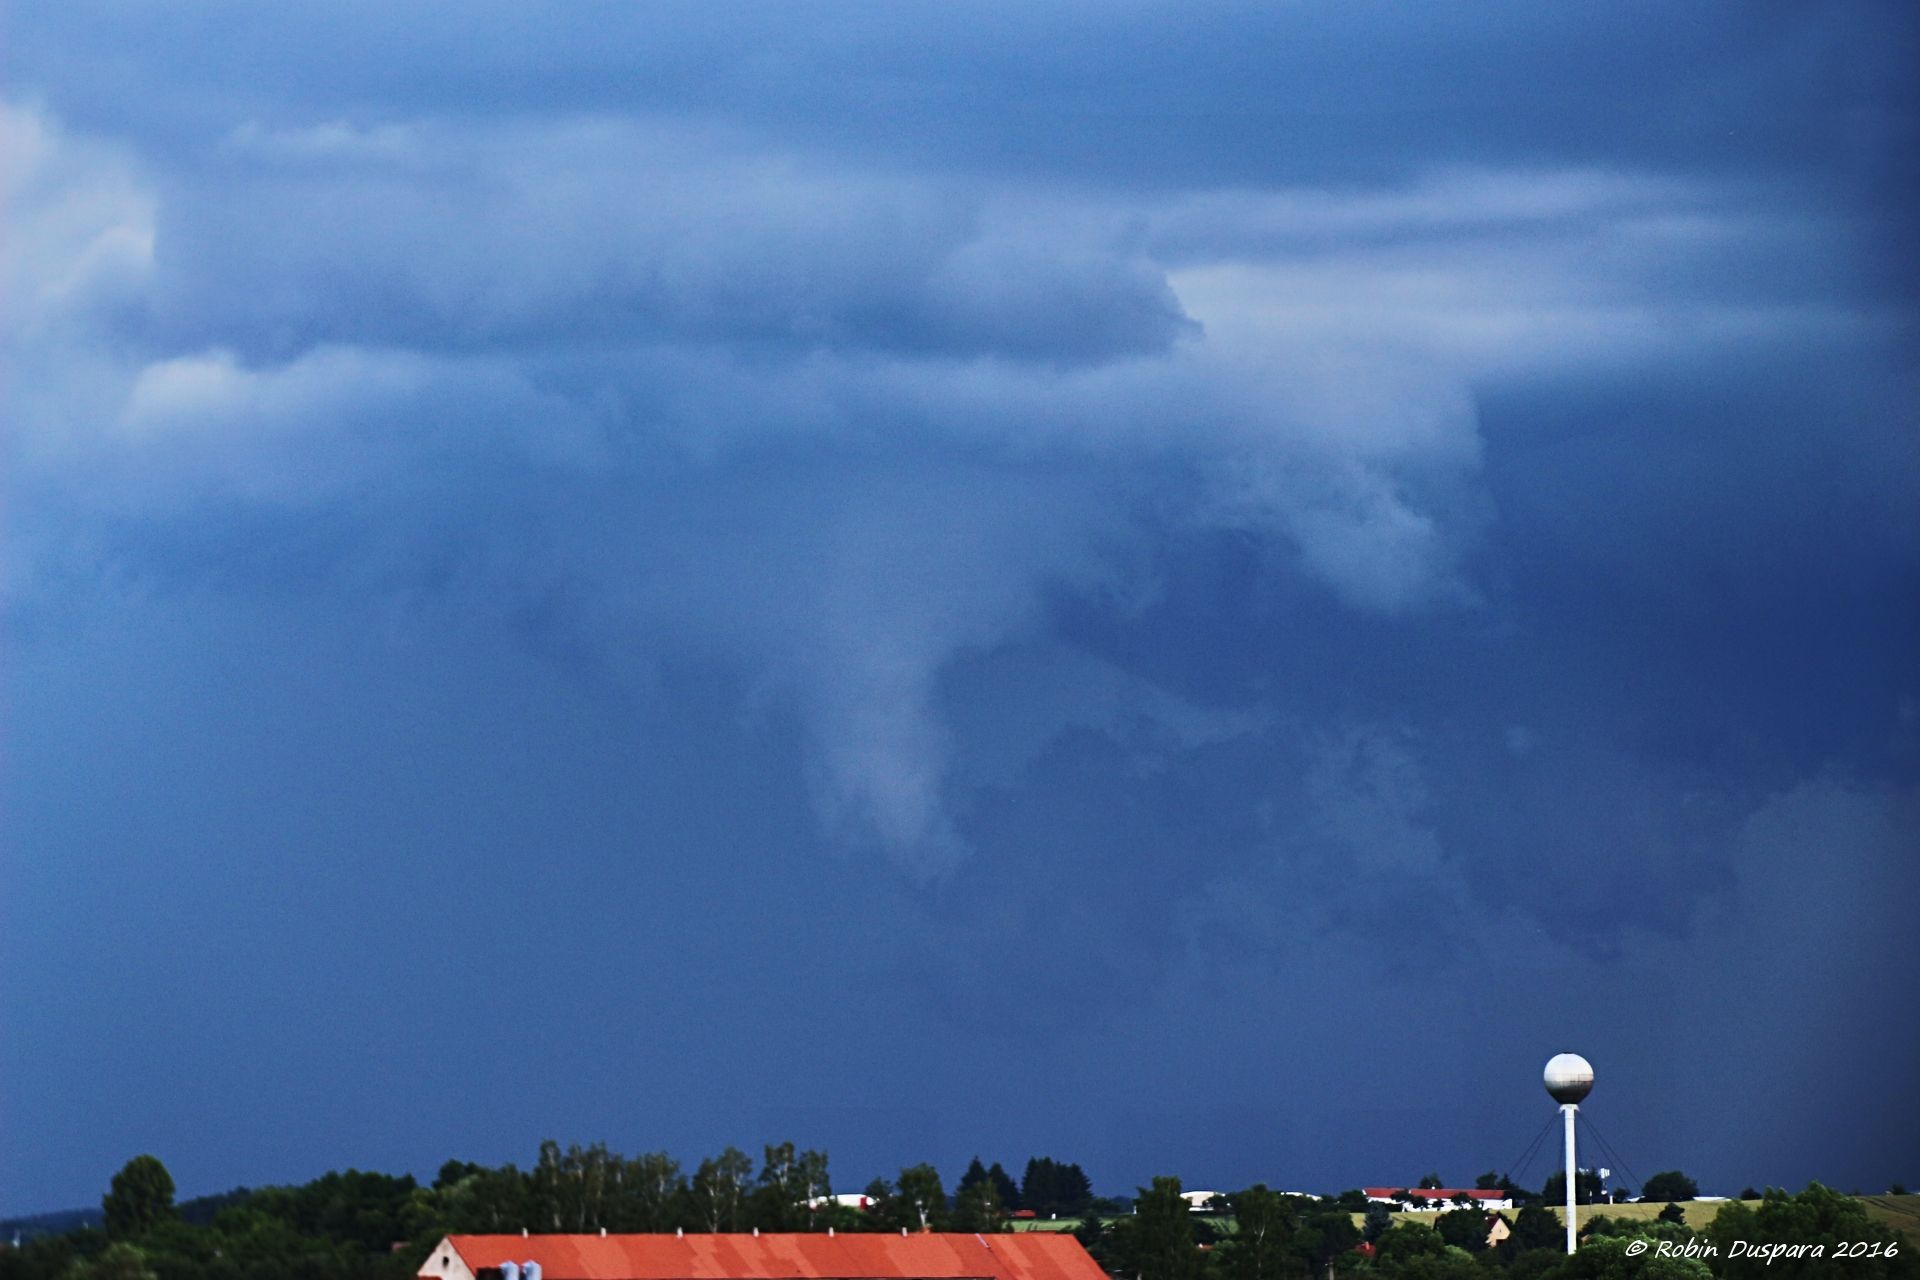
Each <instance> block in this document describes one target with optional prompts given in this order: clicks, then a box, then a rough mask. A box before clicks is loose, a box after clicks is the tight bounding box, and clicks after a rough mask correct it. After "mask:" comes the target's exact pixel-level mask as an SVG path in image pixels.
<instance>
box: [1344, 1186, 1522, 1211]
mask: <svg viewBox="0 0 1920 1280" xmlns="http://www.w3.org/2000/svg"><path fill="white" fill-rule="evenodd" d="M1361 1190H1363V1191H1365V1192H1366V1193H1367V1199H1368V1200H1371V1201H1373V1202H1374V1203H1376V1204H1392V1203H1394V1202H1395V1201H1405V1200H1406V1199H1407V1198H1408V1197H1410V1196H1423V1197H1425V1198H1426V1201H1427V1208H1429V1209H1451V1208H1453V1207H1454V1204H1453V1202H1454V1200H1455V1199H1457V1198H1458V1197H1460V1196H1465V1197H1466V1198H1467V1199H1469V1200H1471V1201H1473V1203H1474V1204H1476V1205H1478V1206H1480V1207H1481V1208H1482V1209H1511V1208H1513V1196H1512V1195H1511V1194H1510V1193H1508V1192H1505V1191H1480V1190H1477V1189H1476V1188H1473V1187H1362V1188H1361Z"/></svg>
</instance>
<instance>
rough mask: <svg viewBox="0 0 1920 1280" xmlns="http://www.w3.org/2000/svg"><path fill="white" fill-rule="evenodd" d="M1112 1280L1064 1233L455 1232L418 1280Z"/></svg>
mask: <svg viewBox="0 0 1920 1280" xmlns="http://www.w3.org/2000/svg"><path fill="white" fill-rule="evenodd" d="M529 1262H532V1263H537V1264H539V1268H540V1270H539V1272H538V1274H539V1277H540V1280H1107V1276H1106V1273H1105V1272H1103V1271H1102V1270H1100V1266H1099V1264H1098V1263H1096V1262H1095V1261H1094V1260H1093V1259H1092V1257H1090V1256H1089V1255H1088V1253H1087V1251H1086V1250H1085V1249H1083V1248H1082V1247H1081V1246H1080V1242H1079V1241H1078V1240H1075V1239H1074V1238H1073V1237H1072V1236H1070V1235H1067V1234H1065V1233H1064V1232H1061V1233H1055V1232H1051V1231H1046V1232H1037V1231H1036V1232H1013V1233H1010V1234H1006V1235H974V1234H973V1233H971V1232H966V1233H961V1232H922V1233H921V1234H918V1235H886V1234H881V1233H878V1232H873V1233H869V1232H855V1233H849V1234H840V1235H835V1234H832V1233H828V1234H825V1235H822V1234H818V1233H814V1232H808V1233H804V1234H790V1235H788V1234H780V1235H776V1234H772V1233H768V1234H765V1235H757V1234H756V1235H747V1234H737V1233H736V1234H723V1235H693V1234H688V1235H679V1234H675V1235H539V1236H536V1235H525V1236H522V1235H510V1236H448V1237H447V1238H446V1239H444V1240H442V1241H441V1242H440V1243H439V1244H438V1245H436V1246H435V1247H434V1250H433V1252H432V1253H430V1254H428V1255H427V1260H426V1262H425V1263H424V1264H423V1265H422V1266H421V1268H420V1280H482V1275H481V1273H482V1272H489V1273H490V1274H489V1275H488V1276H486V1277H485V1280H498V1275H499V1269H500V1268H501V1267H502V1265H503V1264H514V1265H515V1266H516V1268H517V1269H519V1270H520V1271H522V1272H524V1271H525V1270H526V1267H525V1264H526V1263H529Z"/></svg>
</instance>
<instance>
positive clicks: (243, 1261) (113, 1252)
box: [0, 1142, 1920, 1280]
mask: <svg viewBox="0 0 1920 1280" xmlns="http://www.w3.org/2000/svg"><path fill="white" fill-rule="evenodd" d="M1657 1177H1658V1178H1660V1179H1664V1180H1663V1181H1659V1182H1656V1179H1653V1178H1650V1179H1648V1189H1650V1190H1651V1189H1654V1188H1655V1187H1656V1186H1658V1187H1659V1189H1661V1190H1667V1191H1672V1192H1674V1193H1675V1194H1676V1197H1677V1198H1678V1199H1684V1198H1686V1197H1690V1196H1691V1195H1693V1194H1694V1190H1695V1189H1694V1187H1693V1185H1692V1183H1691V1180H1689V1179H1686V1178H1685V1177H1684V1175H1680V1174H1678V1173H1675V1174H1673V1176H1672V1177H1671V1178H1667V1175H1657ZM1490 1178H1492V1175H1487V1179H1490ZM1482 1182H1483V1185H1484V1184H1485V1183H1486V1179H1483V1180H1482ZM1443 1185H1444V1184H1442V1183H1441V1181H1440V1179H1439V1178H1438V1177H1437V1176H1435V1177H1430V1178H1429V1179H1426V1180H1423V1185H1422V1187H1421V1188H1419V1190H1435V1189H1440V1188H1442V1187H1443ZM831 1194H832V1185H831V1182H830V1179H829V1176H828V1167H827V1157H826V1153H825V1152H821V1151H813V1150H798V1149H796V1148H795V1146H794V1145H793V1144H792V1143H782V1144H779V1145H777V1146H768V1147H765V1148H764V1149H763V1151H762V1156H761V1159H760V1161H759V1162H758V1166H757V1167H756V1165H755V1162H754V1161H753V1160H752V1159H750V1158H749V1157H748V1156H747V1155H746V1154H745V1153H743V1152H741V1151H739V1150H737V1149H735V1148H732V1147H729V1148H727V1149H726V1150H725V1151H723V1152H721V1153H720V1154H719V1155H717V1156H713V1157H709V1158H707V1159H703V1160H701V1161H700V1162H699V1163H698V1164H696V1165H695V1166H693V1168H692V1169H690V1170H689V1169H687V1168H685V1167H683V1166H682V1165H681V1164H680V1162H679V1161H677V1160H675V1159H674V1158H673V1157H671V1156H669V1155H666V1154H665V1153H661V1152H654V1153H648V1154H642V1155H638V1156H631V1157H628V1156H623V1155H620V1154H618V1153H616V1152H613V1151H610V1150H608V1149H607V1147H606V1146H605V1145H604V1144H594V1145H592V1146H587V1147H582V1146H579V1145H573V1146H568V1147H565V1148H562V1147H561V1146H560V1145H559V1144H558V1143H556V1142H546V1143H543V1144H541V1147H540V1150H539V1153H538V1155H537V1157H536V1159H535V1161H534V1163H533V1164H532V1166H531V1167H530V1168H527V1169H525V1170H522V1169H520V1168H518V1167H516V1166H515V1165H512V1164H507V1165H500V1166H485V1165H480V1164H474V1163H471V1162H466V1161H460V1160H450V1161H448V1162H447V1163H446V1164H445V1165H443V1166H442V1167H441V1168H440V1170H439V1173H438V1175H437V1176H436V1177H435V1178H434V1180H433V1182H432V1184H431V1185H426V1186H422V1185H420V1184H418V1183H417V1182H416V1181H415V1179H414V1178H412V1177H411V1176H400V1177H394V1176H390V1175H387V1174H381V1173H370V1172H361V1171H358V1170H352V1169H349V1170H347V1171H346V1172H344V1173H340V1172H335V1173H328V1174H326V1175H324V1176H322V1177H320V1178H316V1179H314V1180H313V1181H312V1182H309V1183H306V1184H304V1185H301V1186H291V1187H266V1188H260V1189H254V1190H249V1189H246V1188H237V1189H235V1190H234V1191H231V1192H227V1193H224V1194H222V1195H218V1196H209V1197H203V1198H201V1199H198V1200H190V1201H187V1202H185V1203H179V1204H177V1203H176V1202H175V1196H174V1185H173V1180H172V1178H171V1176H170V1175H169V1174H168V1172H167V1170H166V1168H165V1166H164V1165H162V1164H161V1162H160V1161H159V1160H157V1159H155V1158H154V1157H152V1156H139V1157H136V1158H135V1159H133V1160H131V1161H129V1162H128V1163H127V1165H126V1166H125V1167H124V1168H122V1169H121V1170H120V1171H119V1172H118V1173H117V1174H115V1175H114V1177H113V1179H112V1182H111V1185H110V1186H109V1188H108V1191H107V1194H106V1195H105V1197H104V1198H103V1200H102V1204H101V1207H102V1212H103V1219H104V1229H93V1228H82V1229H78V1230H72V1231H68V1232H66V1233H64V1234H58V1235H51V1234H50V1235H46V1236H43V1237H39V1238H36V1239H33V1240H29V1241H27V1242H25V1243H24V1244H23V1245H21V1246H20V1247H15V1248H0V1280H409V1278H410V1277H412V1276H413V1275H414V1274H415V1273H416V1272H417V1271H418V1269H419V1267H420V1265H421V1263H422V1262H423V1261H424V1259H425V1257H426V1255H427V1253H428V1251H429V1250H430V1249H431V1248H432V1246H433V1245H434V1243H435V1242H436V1241H438V1240H439V1239H440V1237H441V1236H443V1235H446V1234H450V1233H455V1234H465V1233H502V1232H517V1231H521V1230H528V1231H534V1232H541V1233H546V1232H594V1231H598V1230H601V1229H605V1230H607V1231H609V1232H642V1231H672V1230H675V1229H680V1230H685V1231H690V1232H726V1231H749V1230H754V1229H758V1230H762V1231H810V1230H811V1231H825V1230H827V1229H828V1228H833V1229H835V1230H837V1231H848V1232H857V1231H888V1232H893V1231H899V1230H903V1229H904V1230H908V1231H919V1230H935V1231H942V1230H958V1231H978V1232H989V1231H1002V1230H1006V1229H1008V1228H1009V1227H1011V1226H1012V1225H1014V1222H1015V1218H1014V1215H1016V1214H1020V1215H1022V1216H1025V1215H1028V1214H1031V1215H1032V1216H1035V1217H1044V1218H1051V1217H1054V1216H1056V1215H1057V1216H1059V1217H1061V1218H1065V1219H1071V1220H1074V1221H1073V1225H1072V1226H1071V1229H1072V1231H1073V1234H1074V1235H1075V1237H1076V1238H1077V1239H1078V1240H1079V1241H1080V1242H1081V1243H1082V1244H1083V1245H1084V1246H1085V1247H1086V1248H1087V1250H1088V1252H1089V1253H1090V1254H1091V1255H1092V1256H1093V1257H1094V1259H1095V1260H1096V1261H1097V1262H1098V1263H1099V1264H1100V1265H1101V1267H1102V1268H1104V1269H1105V1270H1106V1271H1107V1272H1108V1273H1109V1274H1110V1275H1112V1276H1115V1277H1118V1278H1119V1280H1338V1278H1340V1277H1344V1278H1345V1280H1641V1278H1642V1277H1645V1278H1646V1280H1713V1278H1714V1277H1723V1278H1725V1280H1759V1278H1760V1277H1761V1276H1762V1275H1764V1276H1765V1277H1766V1278H1767V1280H1802V1278H1803V1277H1804V1278H1811V1277H1825V1276H1835V1277H1839V1276H1842V1275H1844V1276H1845V1277H1846V1280H1920V1262H1917V1261H1916V1257H1915V1254H1914V1252H1913V1251H1912V1250H1911V1249H1909V1248H1907V1247H1906V1245H1905V1242H1904V1241H1903V1240H1901V1239H1900V1238H1899V1237H1897V1236H1896V1235H1895V1234H1894V1233H1893V1232H1891V1231H1889V1230H1888V1229H1887V1228H1885V1227H1884V1226H1882V1225H1881V1224H1879V1223H1878V1222H1876V1221H1874V1220H1873V1219H1871V1218H1870V1217H1868V1215H1867V1213H1866V1210H1865V1208H1864V1206H1862V1205H1861V1203H1860V1202H1859V1201H1858V1200H1855V1199H1853V1198H1851V1197H1848V1196H1842V1195H1839V1194H1838V1193H1835V1192H1832V1191H1829V1190H1827V1189H1826V1188H1824V1187H1820V1186H1819V1185H1818V1184H1815V1185H1813V1186H1810V1187H1808V1188H1807V1190H1805V1191H1803V1192H1801V1193H1799V1194H1798V1195H1789V1194H1787V1193H1786V1192H1784V1191H1778V1190H1772V1191H1768V1192H1767V1193H1766V1194H1765V1197H1764V1198H1763V1199H1762V1198H1760V1197H1759V1196H1758V1194H1757V1193H1756V1195H1755V1197H1753V1198H1754V1199H1758V1200H1759V1203H1758V1204H1757V1206H1756V1205H1748V1204H1743V1203H1740V1202H1737V1201H1736V1202H1730V1203H1728V1204H1727V1205H1725V1206H1724V1207H1722V1208H1721V1209H1720V1210H1719V1212H1718V1214H1717V1216H1716V1217H1715V1218H1714V1219H1713V1221H1712V1223H1711V1224H1710V1225H1708V1226H1707V1227H1706V1228H1704V1229H1703V1230H1700V1231H1695V1230H1692V1229H1690V1228H1689V1227H1688V1226H1687V1224H1686V1220H1685V1215H1684V1213H1683V1212H1682V1211H1681V1210H1680V1209H1679V1207H1678V1203H1677V1201H1676V1203H1673V1204H1669V1205H1668V1207H1667V1210H1666V1211H1665V1212H1663V1213H1662V1215H1661V1217H1660V1219H1658V1220H1652V1221H1626V1220H1616V1219H1611V1218H1608V1217H1606V1216H1604V1214H1598V1213H1597V1214H1595V1215H1594V1216H1592V1217H1591V1218H1588V1219H1586V1220H1584V1221H1583V1224H1582V1233H1581V1238H1582V1247H1581V1249H1580V1251H1579V1252H1578V1253H1577V1254H1575V1255H1574V1256H1573V1257H1567V1256H1566V1255H1565V1254H1564V1252H1563V1241H1564V1227H1563V1226H1562V1225H1561V1222H1560V1219H1559V1217H1558V1215H1557V1214H1556V1213H1555V1212H1554V1211H1553V1210H1552V1209H1551V1208H1549V1207H1547V1206H1546V1205H1545V1204H1542V1203H1539V1202H1538V1200H1530V1201H1529V1202H1528V1203H1524V1204H1522V1205H1521V1207H1520V1208H1519V1209H1518V1211H1517V1212H1514V1213H1510V1214H1507V1213H1502V1214H1495V1213H1491V1212H1489V1211H1486V1210H1484V1209H1482V1208H1480V1207H1478V1206H1477V1205H1465V1206H1462V1207H1459V1208H1455V1209H1452V1210H1450V1211H1446V1212H1441V1213H1438V1214H1434V1215H1428V1214H1424V1213H1423V1214H1411V1213H1405V1212H1401V1211H1400V1210H1401V1206H1399V1205H1391V1206H1390V1205H1386V1204H1377V1203H1376V1204H1369V1203H1368V1202H1367V1200H1366V1197H1365V1195H1364V1194H1363V1193H1362V1192H1359V1191H1357V1190H1356V1191H1348V1192H1344V1193H1342V1194H1340V1195H1338V1196H1329V1197H1326V1198H1319V1197H1314V1196H1303V1195H1291V1194H1285V1193H1281V1192H1276V1191H1272V1190H1269V1189H1268V1188H1267V1187H1265V1186H1263V1185H1255V1186H1252V1187H1249V1188H1246V1189H1245V1190H1242V1191H1239V1192H1234V1193H1231V1194H1227V1195H1224V1196H1220V1197H1217V1198H1216V1199H1215V1201H1214V1202H1212V1203H1211V1204H1210V1205H1209V1206H1208V1211H1207V1212H1205V1213H1196V1212H1194V1211H1193V1208H1192V1206H1191V1205H1190V1204H1189V1202H1188V1200H1187V1199H1186V1197H1184V1196H1183V1195H1182V1194H1181V1184H1180V1181H1179V1179H1177V1178H1155V1179H1153V1180H1152V1184H1151V1185H1150V1186H1147V1187H1142V1188H1140V1189H1139V1195H1138V1197H1137V1198H1135V1199H1133V1200H1131V1201H1124V1200H1100V1199H1097V1198H1095V1197H1094V1196H1093V1194H1092V1187H1091V1184H1090V1183H1089V1181H1088V1179H1087V1177H1086V1175H1085V1173H1084V1171H1082V1170H1081V1169H1080V1167H1079V1166H1078V1165H1074V1164H1067V1163H1064V1162H1060V1161H1056V1160H1053V1159H1051V1158H1035V1159H1033V1160H1030V1161H1028V1162H1027V1165H1026V1168H1025V1171H1024V1173H1023V1176H1022V1177H1021V1178H1020V1179H1019V1180H1018V1181H1017V1182H1016V1181H1015V1180H1014V1178H1013V1177H1012V1176H1011V1175H1010V1174H1009V1173H1008V1172H1007V1171H1006V1170H1005V1169H1004V1168H1003V1167H1002V1166H1001V1165H1000V1164H999V1163H997V1162H996V1163H994V1164H992V1165H985V1164H983V1163H982V1162H981V1161H980V1160H979V1159H978V1158H976V1159H975V1160H974V1161H973V1162H972V1163H971V1164H970V1165H969V1166H968V1168H967V1170H966V1172H965V1173H964V1174H963V1175H962V1176H961V1178H960V1181H959V1182H958V1183H957V1184H956V1186H955V1188H954V1190H953V1193H952V1194H951V1195H950V1194H948V1192H947V1190H946V1188H945V1187H944V1186H943V1184H942V1182H941V1179H940V1175H939V1173H938V1172H937V1171H936V1170H935V1169H934V1168H933V1166H931V1165H928V1164H917V1165H912V1166H909V1167H907V1168H905V1169H902V1170H901V1171H900V1172H899V1175H898V1176H897V1177H896V1178H893V1179H875V1180H874V1181H873V1182H871V1183H869V1184H868V1185H867V1187H866V1188H865V1196H866V1198H867V1201H868V1204H867V1207H866V1208H864V1209H861V1208H855V1207H852V1206H846V1205H841V1204H838V1203H835V1202H834V1201H833V1200H832V1198H831ZM1356 1219H1358V1221H1356ZM1496 1223H1497V1224H1498V1225H1496ZM1062 1225H1063V1226H1064V1225H1066V1224H1062ZM1736 1240H1738V1241H1745V1242H1747V1244H1748V1246H1749V1247H1750V1248H1751V1246H1753V1245H1755V1244H1760V1243H1764V1242H1768V1241H1772V1242H1780V1243H1786V1244H1804V1243H1815V1242H1823V1241H1824V1242H1827V1243H1828V1244H1830V1245H1835V1244H1838V1243H1839V1242H1843V1241H1852V1242H1864V1243H1866V1244H1868V1245H1876V1244H1877V1245H1878V1246H1879V1247H1878V1248H1877V1249H1876V1250H1875V1251H1874V1252H1872V1253H1871V1254H1869V1255H1867V1256H1863V1257H1858V1258H1851V1259H1846V1260H1839V1259H1834V1258H1825V1259H1807V1258H1798V1259H1791V1260H1788V1261H1785V1262H1782V1261H1780V1260H1778V1259H1775V1260H1774V1261H1772V1262H1769V1263H1765V1264H1762V1263H1761V1262H1759V1261H1757V1260H1755V1259H1756V1255H1755V1254H1753V1253H1752V1252H1748V1253H1747V1254H1745V1255H1742V1254H1740V1253H1739V1252H1738V1251H1736V1250H1734V1249H1733V1247H1732V1242H1734V1241H1736ZM1706 1246H1712V1248H1707V1247H1706Z"/></svg>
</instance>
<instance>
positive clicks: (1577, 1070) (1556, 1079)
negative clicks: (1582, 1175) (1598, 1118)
mask: <svg viewBox="0 0 1920 1280" xmlns="http://www.w3.org/2000/svg"><path fill="white" fill-rule="evenodd" d="M1546 1085H1547V1092H1548V1093H1550V1094H1552V1095H1553V1100H1554V1101H1555V1102H1557V1103H1559V1104H1560V1114H1561V1115H1563V1116H1565V1117H1566V1120H1567V1252H1568V1253H1572V1252H1573V1251H1574V1249H1575V1248H1576V1247H1578V1242H1577V1240H1576V1239H1575V1235H1576V1233H1575V1230H1574V1222H1573V1203H1574V1188H1575V1187H1577V1186H1579V1185H1580V1184H1579V1167H1578V1166H1577V1165H1576V1164H1575V1163H1574V1159H1573V1118H1574V1116H1575V1115H1576V1114H1578V1112H1579V1110H1580V1099H1582V1098H1584V1097H1586V1096H1587V1094H1588V1093H1589V1092H1591V1091H1592V1089H1593V1064H1592V1063H1590V1062H1588V1061H1587V1060H1586V1059H1585V1058H1583V1057H1581V1056H1580V1055H1579V1054H1577V1053H1556V1054H1554V1055H1553V1056H1552V1057H1551V1058H1549V1059H1547V1070H1546Z"/></svg>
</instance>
